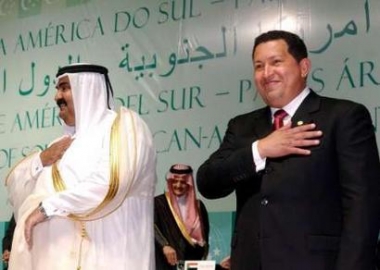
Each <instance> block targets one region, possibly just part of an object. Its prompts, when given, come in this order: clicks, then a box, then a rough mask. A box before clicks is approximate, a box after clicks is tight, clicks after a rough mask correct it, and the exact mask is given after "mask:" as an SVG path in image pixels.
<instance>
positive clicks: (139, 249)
mask: <svg viewBox="0 0 380 270" xmlns="http://www.w3.org/2000/svg"><path fill="white" fill-rule="evenodd" d="M56 88H57V93H56V96H55V101H56V102H57V105H58V106H59V108H60V113H59V116H60V118H61V119H62V120H63V122H64V125H63V126H64V131H65V134H64V136H63V137H61V138H58V139H56V140H55V141H54V142H53V143H52V144H51V145H50V147H49V148H47V149H46V150H45V151H42V152H36V153H34V154H32V155H30V156H28V157H27V158H25V159H24V160H22V161H21V162H20V163H19V164H17V165H16V166H15V167H14V168H13V169H12V171H11V172H10V173H9V175H8V177H7V179H6V185H7V188H8V191H9V197H10V201H11V203H12V205H13V207H14V213H15V218H16V221H17V227H16V231H15V235H14V240H13V248H12V253H11V258H10V262H9V269H10V270H29V269H30V270H69V269H78V270H79V269H81V270H102V269H106V270H108V269H113V270H135V269H136V270H154V269H155V265H154V264H155V263H154V233H153V224H154V222H153V197H154V188H155V184H156V155H155V150H154V147H153V140H152V135H151V133H150V131H149V128H148V127H147V125H146V124H145V122H144V121H143V120H142V119H141V118H140V117H139V116H138V115H137V114H136V113H135V112H133V111H130V110H128V109H126V108H123V107H122V108H121V109H120V110H119V112H115V111H114V110H113V92H112V87H111V84H110V82H109V78H108V70H107V69H106V68H104V67H102V66H97V65H88V64H75V65H70V66H67V67H63V68H60V69H59V70H58V74H57V85H56Z"/></svg>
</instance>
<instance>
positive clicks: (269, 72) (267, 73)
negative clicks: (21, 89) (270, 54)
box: [264, 65, 273, 78]
mask: <svg viewBox="0 0 380 270" xmlns="http://www.w3.org/2000/svg"><path fill="white" fill-rule="evenodd" d="M272 74H273V68H272V67H271V66H270V65H265V66H264V77H265V78H268V77H270V76H272Z"/></svg>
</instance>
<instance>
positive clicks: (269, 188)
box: [197, 31, 380, 270]
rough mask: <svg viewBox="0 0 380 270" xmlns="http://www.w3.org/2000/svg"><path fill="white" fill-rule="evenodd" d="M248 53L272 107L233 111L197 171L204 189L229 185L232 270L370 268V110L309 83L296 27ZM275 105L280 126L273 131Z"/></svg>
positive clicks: (213, 191) (374, 228)
mask: <svg viewBox="0 0 380 270" xmlns="http://www.w3.org/2000/svg"><path fill="white" fill-rule="evenodd" d="M252 58H253V64H254V80H255V84H256V88H257V90H258V91H259V93H260V95H261V97H262V99H263V100H264V101H265V103H266V104H267V105H268V106H267V107H265V108H261V109H258V110H255V111H253V112H251V113H247V114H244V115H240V116H237V117H235V118H233V119H232V120H230V122H229V124H228V129H227V131H226V134H225V136H224V139H223V142H222V144H221V145H220V148H219V149H218V150H217V151H216V152H215V153H213V154H212V155H211V156H210V158H209V159H208V160H207V161H205V162H204V163H203V164H202V165H201V166H200V168H199V170H198V173H197V184H198V189H199V191H200V193H201V194H202V195H203V196H205V197H206V198H210V199H214V198H221V197H224V196H227V195H228V194H230V193H232V192H233V191H235V195H236V200H237V216H236V221H235V231H234V235H233V239H232V243H231V269H233V270H259V269H261V270H374V269H375V248H376V241H377V236H378V233H379V227H380V219H379V217H380V209H379V208H380V163H379V154H378V149H377V145H376V138H375V134H374V127H373V124H372V121H371V117H370V114H369V113H368V110H367V109H366V108H365V107H364V106H363V105H360V104H357V103H354V102H351V101H347V100H338V99H332V98H327V97H321V96H319V95H317V94H316V93H315V92H313V91H312V90H311V89H309V88H308V87H307V84H306V81H307V75H308V73H309V71H310V69H311V63H310V60H309V59H308V57H307V48H306V46H305V44H304V42H303V41H302V39H300V38H299V37H298V36H297V35H294V34H292V33H289V32H285V31H270V32H267V33H264V34H262V35H260V36H259V37H257V38H256V40H255V44H254V48H253V53H252ZM279 109H283V110H285V112H286V114H285V115H286V116H285V118H284V119H283V121H284V125H283V126H282V127H279V128H278V129H276V130H273V127H272V122H273V115H274V113H275V112H276V111H277V110H279ZM275 122H279V123H280V122H281V120H278V121H277V120H276V121H275Z"/></svg>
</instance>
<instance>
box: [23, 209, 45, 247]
mask: <svg viewBox="0 0 380 270" xmlns="http://www.w3.org/2000/svg"><path fill="white" fill-rule="evenodd" d="M45 220H46V216H45V215H44V214H43V213H42V212H41V211H40V210H39V209H38V208H36V209H34V210H33V212H32V213H31V214H30V215H29V217H28V218H27V219H26V221H25V228H24V236H25V241H26V243H27V244H28V247H29V249H32V246H33V228H34V226H36V225H37V224H38V223H41V222H43V221H45Z"/></svg>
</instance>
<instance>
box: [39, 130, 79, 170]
mask: <svg viewBox="0 0 380 270" xmlns="http://www.w3.org/2000/svg"><path fill="white" fill-rule="evenodd" d="M73 140H74V139H72V138H70V137H64V138H62V139H61V140H59V141H57V142H55V143H53V144H52V145H50V146H49V147H48V148H47V149H45V150H44V151H42V152H41V154H40V159H41V162H42V165H43V166H49V165H52V164H53V163H55V162H56V161H57V160H59V159H61V158H62V156H63V154H64V153H65V152H66V150H67V148H69V147H70V145H71V143H72V141H73Z"/></svg>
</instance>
